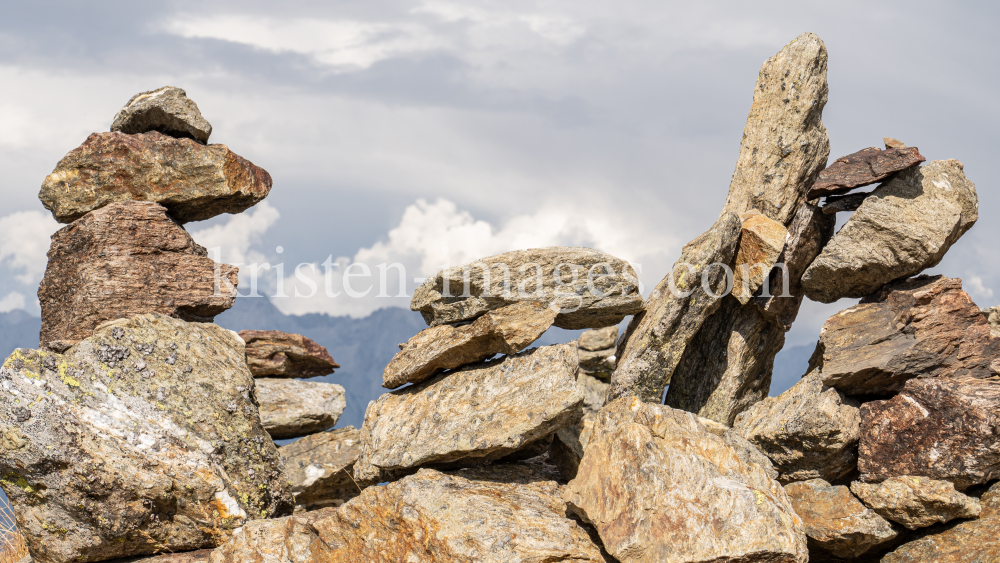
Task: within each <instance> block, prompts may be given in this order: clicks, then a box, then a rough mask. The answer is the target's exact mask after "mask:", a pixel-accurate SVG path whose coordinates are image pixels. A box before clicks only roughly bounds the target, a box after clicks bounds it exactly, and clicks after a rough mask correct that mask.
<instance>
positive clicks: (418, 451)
mask: <svg viewBox="0 0 1000 563" xmlns="http://www.w3.org/2000/svg"><path fill="white" fill-rule="evenodd" d="M576 372H577V357H576V345H574V344H561V345H558V346H544V347H541V348H532V349H530V350H527V351H525V352H521V353H518V354H515V355H513V356H506V357H503V358H500V359H496V360H492V361H487V362H483V363H480V364H473V365H471V366H466V367H464V368H462V369H460V370H457V371H453V372H449V373H446V374H442V375H439V376H437V377H435V378H433V379H430V380H427V381H424V382H423V383H419V384H417V385H413V386H410V387H406V388H404V389H401V390H399V391H395V392H393V393H387V394H385V395H382V396H381V397H379V399H378V400H377V401H375V402H374V403H372V404H370V405H368V410H367V411H366V412H365V422H364V425H362V427H361V441H362V451H363V453H362V455H361V459H359V460H358V462H357V463H356V464H355V466H354V478H355V479H357V481H358V482H359V483H362V485H364V484H365V483H369V482H379V481H384V480H387V479H390V478H392V477H394V476H397V475H403V474H406V473H412V472H413V471H415V470H416V469H417V468H418V467H421V466H433V467H456V466H469V465H478V464H482V463H486V462H489V461H493V460H497V459H500V458H502V457H504V456H507V455H509V454H511V453H514V452H516V451H518V450H520V449H522V448H524V447H526V446H528V445H530V444H531V443H532V442H535V441H537V440H541V439H545V438H547V437H549V436H551V435H552V434H553V433H554V432H555V431H557V430H559V429H560V428H563V427H566V426H569V425H570V424H573V423H575V422H576V421H577V420H579V419H580V416H581V415H582V412H581V406H582V404H583V399H584V396H583V392H582V391H581V390H580V389H579V388H578V387H577V383H576Z"/></svg>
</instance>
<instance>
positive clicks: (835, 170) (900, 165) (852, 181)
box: [806, 147, 927, 199]
mask: <svg viewBox="0 0 1000 563" xmlns="http://www.w3.org/2000/svg"><path fill="white" fill-rule="evenodd" d="M925 160H927V159H926V158H924V157H923V155H921V154H920V150H919V149H917V147H909V148H905V147H904V148H887V149H885V150H879V149H877V148H875V147H868V148H867V149H862V150H860V151H858V152H856V153H854V154H849V155H847V156H842V157H840V158H838V159H837V160H835V161H834V162H833V164H831V165H830V166H827V167H826V169H825V170H823V171H822V172H820V173H819V178H817V179H816V182H815V183H814V184H813V185H812V187H810V188H809V193H808V194H807V195H806V198H808V199H816V198H818V197H823V196H829V195H836V194H842V193H846V192H849V191H851V190H853V189H854V188H860V187H862V186H868V185H871V184H874V183H876V182H881V181H882V180H885V179H886V178H888V177H889V176H891V175H893V174H895V173H896V172H899V171H901V170H906V169H907V168H912V167H914V166H916V165H918V164H920V163H921V162H924V161H925Z"/></svg>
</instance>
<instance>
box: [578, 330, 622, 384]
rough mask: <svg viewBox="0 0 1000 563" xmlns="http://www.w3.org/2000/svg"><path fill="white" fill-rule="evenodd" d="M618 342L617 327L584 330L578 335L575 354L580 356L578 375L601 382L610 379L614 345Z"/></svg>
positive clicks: (613, 360)
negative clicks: (594, 378) (588, 376)
mask: <svg viewBox="0 0 1000 563" xmlns="http://www.w3.org/2000/svg"><path fill="white" fill-rule="evenodd" d="M616 342H618V327H616V326H609V327H605V328H601V329H597V330H586V331H584V332H583V333H582V334H580V338H579V340H578V341H577V345H578V346H579V347H580V349H579V350H577V353H578V354H579V356H580V373H585V374H587V375H590V376H592V377H596V378H598V379H602V380H608V379H610V378H611V374H612V373H614V371H615V360H616V358H615V351H616V348H615V343H616Z"/></svg>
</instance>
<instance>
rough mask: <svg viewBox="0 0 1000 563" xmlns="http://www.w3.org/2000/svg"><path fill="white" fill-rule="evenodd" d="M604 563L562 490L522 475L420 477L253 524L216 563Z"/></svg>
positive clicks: (490, 471) (496, 471)
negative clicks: (331, 506)
mask: <svg viewBox="0 0 1000 563" xmlns="http://www.w3.org/2000/svg"><path fill="white" fill-rule="evenodd" d="M245 561H261V562H267V563H270V562H275V563H277V562H287V563H300V562H301V563H307V562H308V563H314V562H315V563H318V562H323V563H341V562H342V563H355V562H359V561H364V562H366V563H369V562H370V563H400V562H424V561H435V562H437V563H467V562H469V561H476V562H481V563H541V562H551V563H559V562H566V563H569V562H585V561H591V562H595V563H598V562H601V563H603V561H604V559H603V558H602V557H601V553H600V550H599V549H598V548H597V546H595V545H594V544H593V543H592V542H591V540H590V537H589V536H588V535H587V532H586V531H585V530H584V529H583V528H582V527H581V526H580V525H579V524H577V523H576V522H575V521H573V520H571V519H569V518H567V517H566V514H565V508H564V504H563V502H562V501H561V500H560V499H559V489H558V486H557V485H556V483H554V482H552V481H546V480H544V479H540V478H539V476H538V475H537V474H535V473H534V472H533V471H532V470H531V469H529V468H527V467H524V466H512V465H508V466H503V465H501V466H491V467H487V468H482V469H475V470H465V471H460V472H456V473H453V474H445V473H439V472H437V471H434V470H430V469H422V470H420V471H419V472H418V473H417V474H416V475H411V476H409V477H406V478H404V479H402V480H400V481H397V482H394V483H389V484H387V485H385V486H382V487H370V488H368V489H365V491H364V492H363V493H361V495H359V496H358V497H357V498H355V499H353V500H351V501H349V502H348V503H347V504H345V505H344V506H341V507H340V508H338V509H337V510H335V511H334V510H321V511H317V512H311V513H306V514H303V515H300V516H293V517H290V518H287V519H282V520H271V521H267V522H253V523H251V524H249V525H247V526H246V527H244V529H243V530H242V531H241V532H239V533H237V534H236V535H235V536H234V538H233V540H232V541H230V542H229V543H228V544H227V545H225V546H223V547H221V548H219V549H217V550H216V551H215V553H214V554H213V558H212V563H243V562H245Z"/></svg>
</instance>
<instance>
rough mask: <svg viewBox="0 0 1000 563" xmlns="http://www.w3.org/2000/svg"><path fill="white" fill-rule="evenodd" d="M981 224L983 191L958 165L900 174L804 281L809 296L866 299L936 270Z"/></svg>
mask: <svg viewBox="0 0 1000 563" xmlns="http://www.w3.org/2000/svg"><path fill="white" fill-rule="evenodd" d="M978 218H979V198H978V197H977V196H976V186H974V185H973V184H972V182H971V181H969V179H968V178H966V177H965V173H964V172H963V166H962V163H961V162H959V161H957V160H935V161H934V162H931V163H928V164H927V165H925V166H921V167H919V168H911V169H909V170H906V171H904V172H900V173H899V174H897V175H896V176H895V177H894V178H893V179H892V180H890V181H888V182H886V183H885V184H883V185H881V186H879V187H878V188H876V189H875V190H874V191H873V192H872V193H871V195H870V196H868V197H867V198H865V201H864V203H862V204H861V207H859V208H858V210H857V211H855V212H854V214H853V215H851V218H850V219H848V220H847V223H845V224H844V226H843V227H842V228H841V229H840V231H838V232H837V234H836V235H834V237H833V239H831V240H830V243H829V244H828V245H826V248H824V249H823V252H822V253H820V255H819V257H817V258H816V260H814V261H813V263H812V265H811V266H809V269H808V270H806V273H805V275H804V276H803V277H802V287H803V288H804V289H805V293H806V296H807V297H809V298H810V299H812V300H813V301H819V302H821V303H833V302H834V301H836V300H838V299H840V298H842V297H864V296H866V295H868V294H870V293H872V292H874V291H875V290H877V289H878V288H880V287H882V286H883V285H885V284H887V283H889V282H891V281H892V280H895V279H899V278H905V277H907V276H912V275H914V274H918V273H920V272H921V271H923V270H925V269H927V268H930V267H932V266H936V265H937V264H938V262H940V261H941V259H942V258H944V255H945V253H946V252H947V251H948V249H949V248H951V245H953V244H955V242H956V241H957V240H958V239H959V237H961V236H962V235H963V234H965V232H966V231H968V230H969V229H970V228H971V227H972V225H973V224H975V222H976V220H977V219H978Z"/></svg>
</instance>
